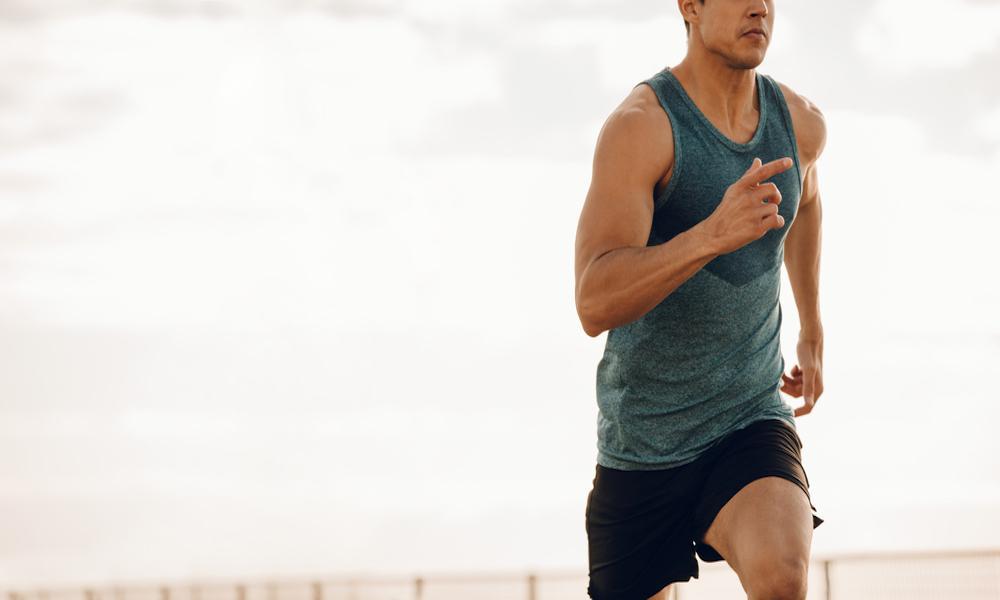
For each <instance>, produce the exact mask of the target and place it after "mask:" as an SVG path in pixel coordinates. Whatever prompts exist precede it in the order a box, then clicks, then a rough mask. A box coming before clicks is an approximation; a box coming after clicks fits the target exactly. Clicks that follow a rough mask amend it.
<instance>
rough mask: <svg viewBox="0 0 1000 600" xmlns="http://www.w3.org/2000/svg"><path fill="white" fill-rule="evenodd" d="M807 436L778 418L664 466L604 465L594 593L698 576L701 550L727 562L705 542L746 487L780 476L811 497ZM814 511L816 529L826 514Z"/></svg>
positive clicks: (593, 523) (650, 588)
mask: <svg viewBox="0 0 1000 600" xmlns="http://www.w3.org/2000/svg"><path fill="white" fill-rule="evenodd" d="M801 449H802V440H801V438H799V436H798V433H797V432H796V431H795V429H794V428H793V427H792V426H791V425H789V424H788V423H787V422H785V421H783V420H781V419H777V418H766V419H762V420H759V421H754V422H753V423H751V424H750V425H747V426H746V427H744V428H742V429H738V430H736V431H734V432H732V433H730V434H729V435H727V436H726V437H724V438H723V439H722V440H721V441H719V442H718V443H717V444H715V445H714V446H712V447H710V448H709V449H708V450H707V451H705V452H704V453H703V454H701V455H700V456H699V457H698V458H696V459H695V460H694V461H693V462H689V463H687V464H684V465H681V466H679V467H675V468H672V469H662V470H657V471H622V470H618V469H610V468H607V467H604V466H602V465H600V464H598V465H597V472H596V474H595V476H594V482H593V489H592V490H591V491H590V494H589V495H588V496H587V509H586V516H585V520H586V529H587V541H588V553H589V562H590V566H589V579H590V582H589V585H588V587H587V593H588V595H589V596H590V597H591V598H593V599H594V600H646V599H647V598H649V597H650V596H652V595H654V594H656V593H657V592H659V591H660V590H662V589H663V588H664V587H665V586H666V585H667V584H669V583H672V582H675V581H688V580H690V579H691V578H692V577H694V578H696V579H697V578H698V561H697V560H696V559H695V553H697V554H698V556H699V557H701V559H702V560H703V561H705V562H718V561H721V560H724V559H723V558H722V556H720V555H719V553H718V552H716V551H715V549H714V548H712V547H711V546H709V545H708V544H702V543H700V542H698V540H700V539H701V538H702V537H703V536H704V534H705V532H706V531H707V530H708V527H709V525H711V524H712V521H713V520H714V519H715V515H716V514H718V512H719V510H721V509H722V507H723V506H724V505H725V504H726V502H728V501H729V499H730V498H732V497H733V496H734V495H736V492H738V491H740V489H742V488H743V486H745V485H747V484H748V483H750V482H751V481H753V480H755V479H759V478H761V477H765V476H770V475H776V476H778V477H783V478H785V479H788V480H789V481H791V482H793V483H795V484H797V485H798V486H799V487H800V488H802V491H803V492H805V494H806V497H807V498H808V497H809V478H808V477H807V476H806V472H805V469H804V468H803V466H802V458H801ZM809 506H810V507H811V508H812V510H813V515H812V516H813V528H814V529H815V528H816V527H819V525H820V523H822V522H823V519H822V518H820V517H819V516H818V515H817V514H816V507H815V506H813V505H812V500H811V498H810V501H809Z"/></svg>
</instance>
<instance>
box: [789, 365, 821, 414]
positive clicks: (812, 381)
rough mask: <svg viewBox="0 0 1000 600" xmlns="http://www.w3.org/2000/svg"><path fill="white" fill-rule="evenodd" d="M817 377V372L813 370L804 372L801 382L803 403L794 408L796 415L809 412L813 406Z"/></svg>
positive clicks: (814, 404) (814, 403)
mask: <svg viewBox="0 0 1000 600" xmlns="http://www.w3.org/2000/svg"><path fill="white" fill-rule="evenodd" d="M818 377H819V374H818V373H817V372H815V371H813V372H810V373H807V374H804V376H803V378H802V384H803V387H804V388H805V390H804V392H805V393H804V396H805V404H803V405H802V406H800V407H798V408H796V409H795V416H796V417H798V416H800V415H807V414H809V413H811V412H812V410H813V408H814V407H815V406H816V387H817V386H816V381H817V379H818Z"/></svg>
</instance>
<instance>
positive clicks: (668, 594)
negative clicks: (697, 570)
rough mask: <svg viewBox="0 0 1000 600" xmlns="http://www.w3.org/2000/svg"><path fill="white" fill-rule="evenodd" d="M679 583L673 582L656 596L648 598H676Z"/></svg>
mask: <svg viewBox="0 0 1000 600" xmlns="http://www.w3.org/2000/svg"><path fill="white" fill-rule="evenodd" d="M676 590H677V584H676V583H671V584H670V585H668V586H667V587H665V588H663V589H662V590H660V591H659V592H658V593H657V594H656V595H655V596H650V597H649V599H648V600H674V598H676V597H677V596H676Z"/></svg>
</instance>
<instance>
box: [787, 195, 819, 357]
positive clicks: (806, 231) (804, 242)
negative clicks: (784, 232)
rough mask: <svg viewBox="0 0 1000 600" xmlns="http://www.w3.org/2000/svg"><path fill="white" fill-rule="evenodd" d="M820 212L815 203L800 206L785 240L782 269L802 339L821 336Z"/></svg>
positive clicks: (817, 204)
mask: <svg viewBox="0 0 1000 600" xmlns="http://www.w3.org/2000/svg"><path fill="white" fill-rule="evenodd" d="M822 222H823V209H822V206H821V204H820V203H819V201H818V200H817V201H813V202H810V203H809V204H807V205H805V206H802V207H801V208H800V209H799V212H798V214H797V215H796V217H795V221H794V222H793V223H792V228H791V230H790V231H789V232H788V236H787V237H786V238H785V268H786V269H787V270H788V279H789V280H790V282H791V284H792V293H793V294H794V296H795V304H796V307H797V308H798V313H799V323H800V326H801V334H800V335H801V336H802V337H820V338H822V336H823V323H822V319H821V318H820V311H819V265H820V247H821V245H822V244H821V242H822Z"/></svg>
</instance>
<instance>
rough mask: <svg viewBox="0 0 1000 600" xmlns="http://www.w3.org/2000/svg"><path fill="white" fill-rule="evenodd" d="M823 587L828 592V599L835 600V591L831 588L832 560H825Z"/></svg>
mask: <svg viewBox="0 0 1000 600" xmlns="http://www.w3.org/2000/svg"><path fill="white" fill-rule="evenodd" d="M823 583H824V585H823V588H824V590H825V592H826V600H833V591H832V590H831V589H830V560H829V559H826V560H824V561H823Z"/></svg>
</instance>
